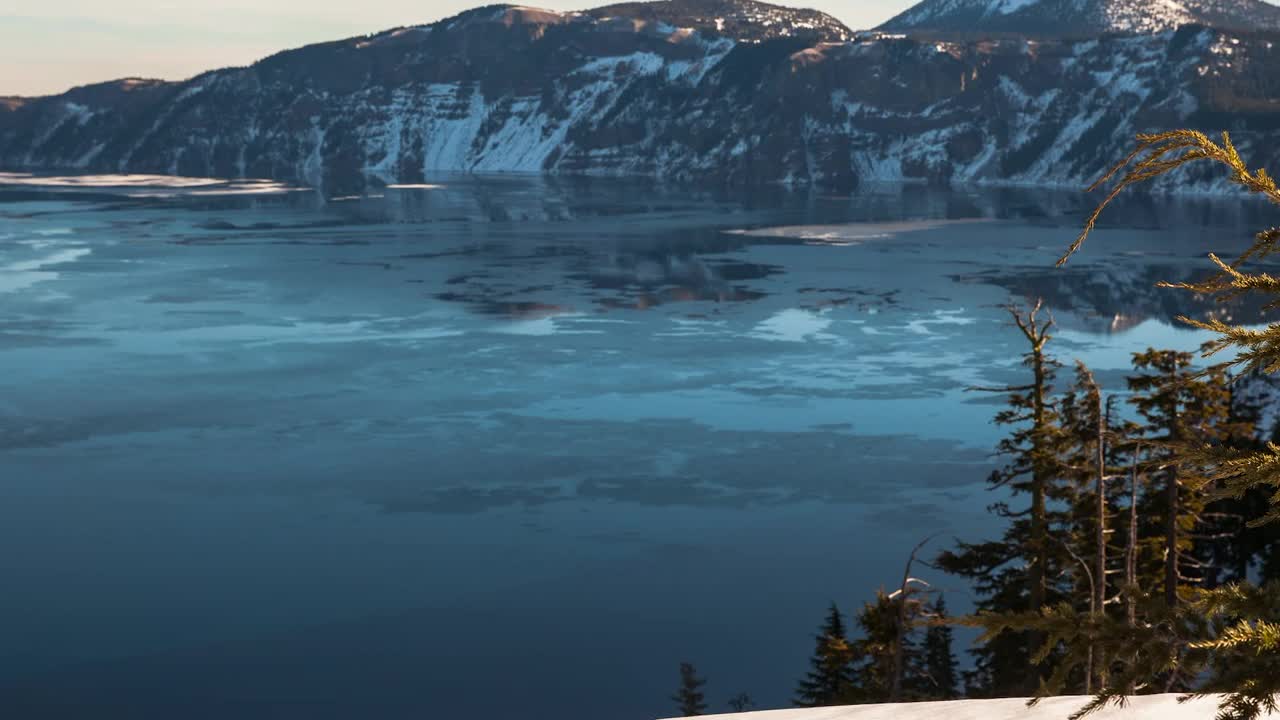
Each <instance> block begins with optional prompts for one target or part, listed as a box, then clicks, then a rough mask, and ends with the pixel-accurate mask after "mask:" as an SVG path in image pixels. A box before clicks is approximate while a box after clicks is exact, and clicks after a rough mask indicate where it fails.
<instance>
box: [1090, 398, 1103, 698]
mask: <svg viewBox="0 0 1280 720" xmlns="http://www.w3.org/2000/svg"><path fill="white" fill-rule="evenodd" d="M1106 435H1107V412H1106V409H1105V407H1104V406H1103V402H1102V390H1101V389H1099V390H1098V477H1097V486H1096V487H1095V488H1094V491H1095V492H1096V493H1097V494H1098V520H1097V533H1098V534H1097V537H1096V538H1095V540H1096V542H1097V544H1098V554H1097V557H1096V558H1095V559H1094V571H1093V577H1094V580H1093V602H1092V603H1090V604H1091V605H1092V606H1093V608H1092V609H1093V612H1094V613H1095V614H1098V613H1101V612H1102V611H1103V609H1104V608H1105V607H1106V604H1107V441H1106ZM1093 670H1094V667H1093V645H1092V644H1090V646H1089V677H1088V678H1086V680H1085V684H1086V686H1087V688H1086V690H1085V692H1086V693H1087V694H1090V695H1092V694H1093V692H1092V690H1093ZM1105 672H1106V671H1105V669H1104V670H1102V671H1101V672H1100V675H1099V681H1100V683H1101V684H1103V685H1105V684H1106V683H1105V681H1102V678H1101V675H1102V674H1105Z"/></svg>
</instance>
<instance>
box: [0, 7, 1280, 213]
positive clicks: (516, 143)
mask: <svg viewBox="0 0 1280 720" xmlns="http://www.w3.org/2000/svg"><path fill="white" fill-rule="evenodd" d="M717 8H728V9H730V10H734V9H737V10H741V11H742V15H741V16H733V17H730V15H729V14H728V13H727V11H726V13H725V14H724V15H721V14H717V13H719V12H720V10H719V9H717ZM759 8H765V9H769V6H764V5H760V4H757V3H752V2H749V1H748V0H736V1H735V0H681V1H680V2H672V3H660V4H656V5H650V6H636V5H624V6H614V7H611V8H605V9H601V10H597V11H592V12H587V13H559V12H553V11H545V10H535V9H531V8H524V7H514V6H492V7H487V8H481V9H478V10H474V11H471V12H468V13H464V14H462V15H459V16H457V17H455V18H451V19H449V20H445V21H442V22H439V23H436V24H434V25H430V26H421V27H409V28H400V29H397V30H393V31H388V32H385V33H380V34H377V35H371V36H367V37H360V38H352V39H348V40H342V41H338V42H332V43H326V44H322V45H314V46H310V47H305V48H301V49H298V50H292V51H288V52H284V53H280V54H278V55H275V56H272V57H270V58H267V59H265V60H263V61H261V62H259V63H256V64H255V65H253V66H251V67H247V68H232V69H226V70H218V71H215V72H210V73H206V74H204V75H202V76H199V77H197V78H194V79H192V80H190V81H187V82H183V83H165V82H158V81H144V80H125V81H119V82H115V83H106V84H102V85H95V86H90V87H84V88H77V89H75V90H72V91H71V92H68V93H65V94H63V95H60V96H56V97H48V98H37V99H29V100H23V101H14V102H12V103H7V104H6V105H4V106H0V168H4V169H10V170H52V169H59V170H62V169H80V170H90V171H99V172H145V173H169V174H182V175H194V176H214V177H258V178H271V179H276V180H283V181H288V182H301V183H307V184H310V185H313V186H316V187H319V188H322V189H323V190H324V191H325V192H328V193H333V194H348V193H351V192H358V191H360V190H362V189H364V188H367V187H371V186H378V185H381V184H384V183H394V182H402V183H413V182H423V181H425V180H427V179H429V178H430V177H432V176H435V175H439V174H441V173H448V172H547V173H565V174H568V173H573V174H590V175H645V176H651V177H657V178H664V179H672V180H681V181H692V182H701V183H768V182H784V183H817V184H822V185H829V186H835V187H842V188H844V187H851V186H853V185H856V184H857V183H860V182H881V181H892V182H904V181H905V182H930V183H987V184H992V183H996V184H999V183H1004V184H1040V185H1044V184H1049V185H1056V184H1069V185H1072V186H1078V185H1079V184H1083V183H1084V182H1085V181H1087V180H1088V179H1091V178H1092V177H1093V176H1094V175H1095V174H1096V173H1097V172H1098V171H1099V170H1100V169H1101V168H1103V167H1104V166H1106V165H1107V164H1108V163H1109V162H1110V161H1112V160H1114V159H1115V158H1118V157H1120V156H1121V155H1122V154H1123V153H1124V151H1125V150H1127V149H1128V147H1129V145H1130V143H1131V142H1132V138H1133V135H1134V134H1135V133H1137V132H1142V131H1151V130H1159V129H1164V128H1171V127H1181V126H1185V125H1190V126H1195V127H1199V128H1201V129H1203V130H1206V131H1215V130H1221V129H1224V128H1230V129H1232V130H1233V135H1234V137H1235V138H1236V140H1237V141H1238V143H1239V144H1240V146H1241V148H1242V150H1243V151H1244V152H1245V153H1246V157H1248V158H1249V161H1250V163H1251V164H1253V165H1269V166H1271V167H1280V162H1277V161H1280V50H1277V49H1276V48H1277V46H1278V45H1280V34H1276V33H1270V34H1269V33H1244V32H1234V31H1222V30H1211V29H1208V28H1205V27H1198V26H1188V27H1184V28H1182V29H1180V30H1178V31H1176V32H1163V33H1157V34H1151V35H1137V36H1127V37H1124V36H1103V37H1098V38H1095V39H1092V40H1069V39H1060V40H1045V41H1038V42H1032V41H1027V40H1023V39H1006V40H1000V41H987V40H983V41H972V42H944V41H923V40H917V39H912V38H906V39H897V38H892V37H883V38H876V37H863V38H861V39H858V40H855V41H851V42H843V43H835V42H822V38H823V37H830V36H829V35H822V34H821V33H825V32H835V33H839V32H841V31H840V30H839V28H835V27H834V26H833V27H831V28H828V29H827V30H821V32H820V33H819V34H818V35H812V34H808V35H806V34H804V33H801V32H799V31H800V30H813V29H814V28H812V27H808V26H809V25H814V24H815V23H814V22H813V21H812V20H813V18H814V17H815V16H805V15H789V14H785V13H790V11H779V13H784V14H775V15H770V16H767V17H765V18H764V19H758V18H757V19H752V18H751V17H750V14H751V13H752V12H755V11H756V10H758V9H759ZM713 15H714V17H712V16H713ZM733 18H737V19H733ZM743 18H745V19H743ZM721 20H723V22H721ZM730 20H732V22H730ZM784 20H785V21H787V22H791V23H793V24H791V25H783V26H782V27H783V28H785V29H787V32H786V33H783V32H781V31H779V30H778V28H779V23H780V22H782V21H784ZM680 24H686V25H689V26H681V25H680ZM841 27H842V26H841ZM6 107H8V108H11V109H8V110H6V109H3V108H6ZM1207 170H1208V169H1207V168H1206V171H1207ZM1205 182H1208V181H1207V180H1206V181H1205ZM1202 187H1205V186H1202Z"/></svg>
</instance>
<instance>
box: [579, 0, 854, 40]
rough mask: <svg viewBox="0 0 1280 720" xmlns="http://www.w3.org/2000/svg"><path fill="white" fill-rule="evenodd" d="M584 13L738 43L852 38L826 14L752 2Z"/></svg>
mask: <svg viewBox="0 0 1280 720" xmlns="http://www.w3.org/2000/svg"><path fill="white" fill-rule="evenodd" d="M587 14H588V15H590V16H591V17H594V18H600V19H605V18H610V17H625V18H630V19H633V20H639V21H646V22H654V21H656V22H662V23H666V24H667V25H670V26H672V27H680V28H699V29H703V30H710V29H714V30H715V32H717V33H720V34H723V35H726V36H728V37H731V38H733V39H735V40H740V41H761V40H769V39H773V38H779V37H808V38H811V39H813V40H815V41H820V42H844V41H845V40H849V39H850V38H852V37H853V31H852V30H850V29H849V28H848V27H846V26H845V25H844V23H842V22H840V21H839V20H836V19H835V18H833V17H831V16H830V15H827V14H826V13H821V12H818V11H816V10H804V9H796V8H788V7H781V6H778V5H769V4H767V3H762V2H755V1H754V0H664V1H663V2H631V3H624V4H621V5H610V6H608V7H602V8H599V9H597V10H589V11H587Z"/></svg>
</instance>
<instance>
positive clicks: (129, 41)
mask: <svg viewBox="0 0 1280 720" xmlns="http://www.w3.org/2000/svg"><path fill="white" fill-rule="evenodd" d="M616 1H618V0H526V1H525V2H522V3H520V4H527V5H532V6H536V7H543V8H550V9H554V10H581V9H584V8H590V7H599V6H602V5H609V4H612V3H613V2H616ZM772 2H774V4H778V5H791V6H795V7H811V8H815V9H818V10H822V11H824V12H828V13H830V14H832V15H834V16H836V17H837V18H839V19H840V20H841V21H843V22H844V23H845V24H847V25H849V26H851V27H854V28H864V27H871V26H874V25H878V24H880V23H881V22H884V21H885V20H887V19H889V18H890V17H892V16H893V15H895V14H896V13H898V12H900V11H901V10H903V9H904V8H906V7H908V6H910V5H912V4H913V3H914V0H772ZM492 4H495V0H211V1H209V2H195V1H194V0H5V2H4V3H3V5H4V7H3V9H0V96H5V95H48V94H52V93H60V92H63V91H65V90H67V89H69V88H72V87H74V86H76V85H85V84H88V83H94V82H102V81H105V80H114V79H118V78H123V77H149V78H151V77H158V78H163V79H166V80H182V79H185V78H188V77H191V76H193V75H197V74H199V73H201V72H204V71H205V70H212V69H215V68H220V67H227V66H233V65H247V64H249V63H252V62H254V61H255V60H259V59H261V58H263V57H265V56H267V55H270V54H272V53H275V52H278V51H280V50H285V49H288V48H293V47H298V46H300V45H305V44H307V43H313V42H323V41H326V40H337V39H340V38H345V37H351V36H353V35H362V34H364V33H369V32H377V31H379V30H386V29H388V28H393V27H398V26H401V25H418V24H423V23H429V22H434V21H436V20H440V19H442V18H446V17H450V16H452V15H456V14H457V13H460V12H462V11H463V10H468V9H470V8H473V7H478V6H481V5H492ZM512 4H516V3H512Z"/></svg>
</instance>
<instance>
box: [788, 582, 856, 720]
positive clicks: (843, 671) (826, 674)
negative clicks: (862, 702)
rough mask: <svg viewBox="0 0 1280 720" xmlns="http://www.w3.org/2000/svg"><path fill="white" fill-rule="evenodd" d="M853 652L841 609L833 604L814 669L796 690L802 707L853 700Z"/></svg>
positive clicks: (818, 642) (816, 651)
mask: <svg viewBox="0 0 1280 720" xmlns="http://www.w3.org/2000/svg"><path fill="white" fill-rule="evenodd" d="M852 662H853V649H852V647H851V646H850V644H849V639H848V637H847V636H846V634H845V626H844V618H842V617H841V616H840V609H839V608H838V607H836V604H835V603H831V608H830V610H828V611H827V618H826V621H825V622H823V624H822V627H821V628H820V629H819V631H818V636H817V638H816V647H815V648H814V651H813V658H812V659H811V660H810V661H809V664H810V669H809V672H808V674H807V675H806V676H805V678H804V679H803V680H801V681H800V684H799V686H798V687H797V688H796V698H795V704H796V705H797V706H799V707H822V706H826V705H841V704H846V703H849V702H852V701H853V698H854V680H853V667H852Z"/></svg>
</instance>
